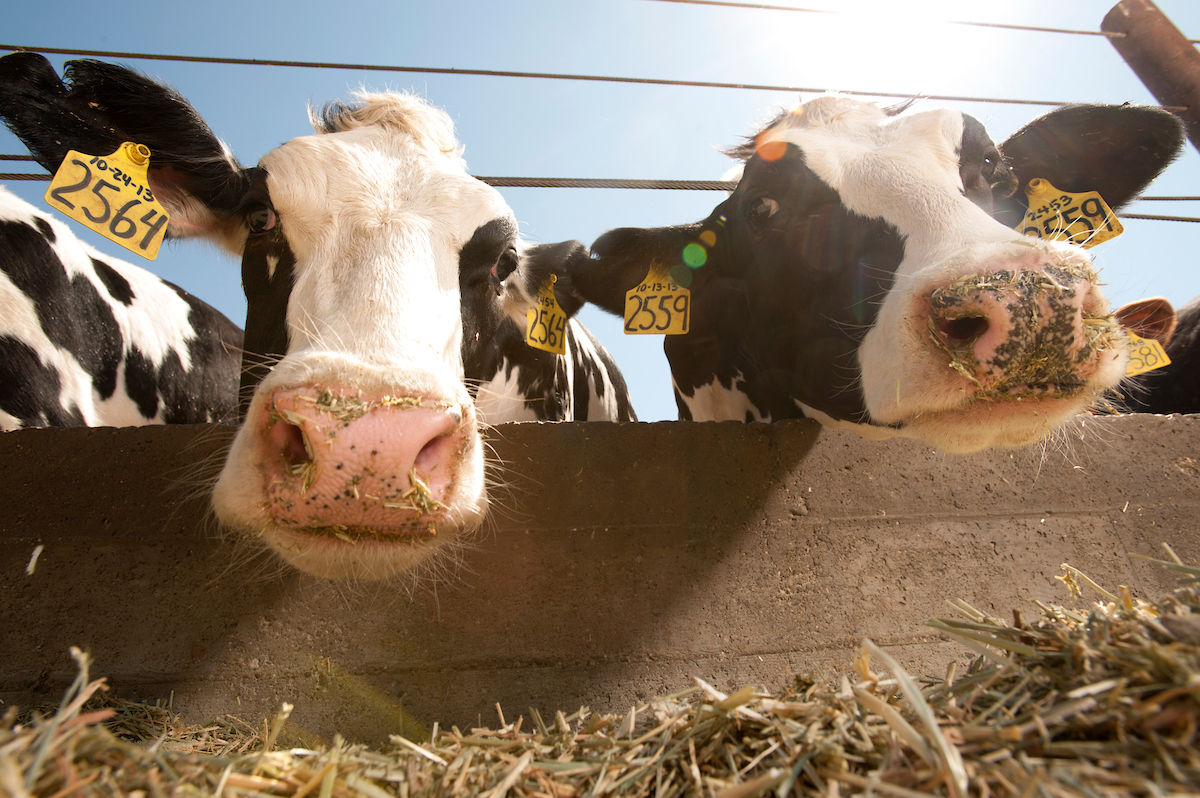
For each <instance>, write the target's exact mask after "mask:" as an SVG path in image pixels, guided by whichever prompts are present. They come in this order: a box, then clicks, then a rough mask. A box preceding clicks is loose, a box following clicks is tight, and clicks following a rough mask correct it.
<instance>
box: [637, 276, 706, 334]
mask: <svg viewBox="0 0 1200 798" xmlns="http://www.w3.org/2000/svg"><path fill="white" fill-rule="evenodd" d="M691 297H692V292H691V291H689V290H688V289H686V288H684V287H683V286H681V285H678V284H676V282H675V281H674V280H673V279H672V278H671V276H670V274H669V273H668V272H667V269H666V267H665V266H662V265H657V266H651V267H650V271H649V272H648V273H647V274H646V279H644V280H642V282H641V283H639V284H638V286H637V287H636V288H631V289H630V290H629V291H627V292H626V293H625V334H626V335H685V334H686V333H687V331H688V322H689V320H690V319H689V317H690V314H691V310H692V300H691Z"/></svg>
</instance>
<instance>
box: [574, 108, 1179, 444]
mask: <svg viewBox="0 0 1200 798" xmlns="http://www.w3.org/2000/svg"><path fill="white" fill-rule="evenodd" d="M1181 143H1182V132H1181V126H1180V124H1179V122H1178V120H1176V119H1175V118H1174V117H1173V116H1171V115H1170V114H1168V113H1166V112H1164V111H1161V110H1158V109H1151V108H1132V107H1098V106H1079V107H1069V108H1064V109H1061V110H1058V111H1055V112H1052V113H1050V114H1047V115H1046V116H1043V117H1041V118H1040V119H1038V120H1036V121H1035V122H1033V123H1031V124H1030V125H1028V126H1027V127H1026V128H1024V129H1022V130H1021V131H1019V132H1018V133H1017V134H1015V135H1014V136H1013V137H1012V138H1010V139H1009V140H1008V141H1006V142H1004V144H1002V145H1000V147H999V148H997V147H996V146H995V145H994V144H993V143H992V141H991V139H990V138H989V137H988V135H987V133H986V131H985V130H984V128H983V126H982V125H981V124H980V123H979V122H978V121H976V120H975V119H973V118H972V117H970V116H967V115H965V114H962V113H959V112H957V111H951V110H925V111H920V110H911V109H909V108H908V107H907V106H904V107H897V108H890V109H889V108H880V107H878V106H875V105H872V104H869V103H864V102H859V101H856V100H852V99H849V98H847V97H844V96H838V95H828V96H823V97H820V98H817V99H814V100H811V101H809V102H807V103H804V104H803V105H801V106H800V107H798V108H796V109H795V110H794V111H790V112H787V113H784V114H782V115H780V116H779V117H778V118H776V119H775V120H773V121H772V122H771V123H770V124H768V125H767V126H766V127H765V128H764V129H763V130H762V131H761V132H760V133H759V134H758V135H757V136H755V137H754V138H753V139H752V140H751V141H750V142H749V143H748V144H747V145H745V146H744V147H741V148H738V149H737V150H736V151H735V153H734V154H735V155H736V156H737V157H739V158H740V159H741V160H742V161H743V166H742V170H741V174H740V179H739V182H738V185H737V188H736V190H735V191H734V192H733V193H732V194H731V195H730V196H729V197H728V199H726V200H725V201H724V202H722V203H721V204H720V205H718V206H717V208H716V209H715V210H714V211H713V213H712V215H711V216H709V217H708V218H707V219H706V220H704V221H703V222H700V223H699V224H693V225H686V226H681V227H671V228H660V229H651V230H644V229H629V228H626V229H620V230H613V231H610V232H609V233H606V234H605V235H604V236H602V237H601V238H600V239H599V240H597V241H596V242H595V243H594V244H593V246H592V256H593V258H595V260H592V261H588V262H583V263H582V267H581V268H580V269H579V270H578V271H577V273H576V274H575V275H574V278H575V287H576V288H577V289H578V290H579V291H580V292H581V293H582V294H583V295H584V296H585V297H586V298H588V299H589V300H591V301H594V302H596V303H597V304H599V305H600V306H602V307H604V308H606V309H608V310H610V311H612V312H620V310H621V308H622V307H623V300H624V294H625V291H627V290H629V289H630V288H632V287H634V286H635V285H637V284H638V282H639V281H641V280H642V279H643V278H644V277H645V275H646V273H647V271H648V269H649V268H650V266H651V264H652V263H655V262H657V263H658V264H660V265H661V266H664V267H670V268H672V269H673V273H675V274H677V275H678V276H679V277H680V279H681V281H683V282H688V281H690V283H691V285H690V288H691V292H692V308H693V310H692V320H691V329H690V332H689V333H688V334H686V335H680V336H668V338H667V339H666V342H665V349H666V353H667V357H668V359H669V360H670V362H671V370H672V376H673V378H674V383H675V389H676V398H677V401H678V403H679V407H680V413H681V415H682V416H683V417H685V418H695V419H746V420H755V419H760V420H779V419H781V418H788V417H797V416H801V415H804V416H810V417H816V418H818V419H820V420H821V421H822V422H824V423H829V424H836V425H846V424H852V425H854V426H855V427H856V428H857V429H859V430H860V431H862V432H864V434H868V435H871V436H872V437H888V436H892V435H903V436H908V437H915V438H919V439H921V440H924V441H926V442H928V443H931V444H933V445H935V446H938V447H940V448H942V449H945V450H948V451H959V452H963V451H972V450H976V449H980V448H983V447H987V446H995V445H1000V446H1012V445H1020V444H1024V443H1028V442H1030V441H1033V440H1036V439H1038V438H1040V437H1042V436H1043V435H1045V434H1047V433H1048V432H1050V431H1052V430H1054V429H1055V428H1057V427H1058V426H1059V425H1060V424H1062V423H1063V422H1064V421H1065V420H1067V419H1069V418H1071V417H1072V416H1074V415H1075V414H1077V413H1078V412H1079V411H1080V410H1081V409H1083V408H1085V407H1087V406H1088V405H1089V403H1091V402H1092V401H1093V400H1094V399H1095V398H1096V397H1097V396H1098V395H1099V394H1101V393H1102V392H1103V391H1104V390H1106V389H1108V388H1110V387H1112V386H1113V385H1115V384H1116V383H1117V382H1118V381H1119V380H1120V379H1121V377H1122V374H1123V371H1124V365H1125V360H1126V347H1125V345H1124V341H1125V337H1124V335H1123V334H1122V333H1121V332H1120V330H1119V328H1118V327H1117V325H1116V324H1115V323H1114V322H1113V321H1112V317H1111V312H1110V310H1109V306H1108V303H1107V301H1106V300H1105V299H1104V297H1103V295H1102V294H1101V293H1100V290H1099V288H1098V285H1097V281H1096V274H1095V271H1094V270H1093V268H1092V263H1091V258H1090V257H1089V256H1088V255H1087V253H1086V252H1085V251H1084V250H1083V249H1081V248H1079V247H1077V246H1073V245H1070V244H1063V243H1048V242H1043V241H1040V240H1037V239H1029V238H1024V237H1022V236H1021V235H1020V234H1019V233H1017V232H1015V231H1014V230H1013V226H1014V225H1016V224H1017V223H1018V222H1019V221H1020V220H1021V218H1022V215H1023V213H1024V211H1025V191H1024V189H1025V187H1026V186H1027V185H1028V184H1029V182H1030V181H1031V180H1034V179H1037V178H1041V179H1043V180H1048V181H1049V182H1050V183H1051V184H1053V185H1054V186H1055V187H1057V188H1059V189H1062V190H1065V191H1072V192H1082V191H1092V190H1096V191H1099V192H1100V194H1101V195H1102V196H1103V197H1105V199H1106V200H1107V201H1108V203H1109V204H1110V205H1111V206H1113V207H1114V208H1116V207H1119V206H1120V205H1122V204H1124V203H1126V202H1128V201H1129V200H1130V199H1131V198H1132V197H1133V196H1134V195H1135V194H1136V193H1137V192H1138V191H1140V190H1142V189H1143V188H1144V187H1145V186H1146V185H1147V184H1148V183H1149V181H1150V180H1152V179H1153V178H1154V177H1155V176H1156V175H1157V174H1158V173H1159V172H1160V171H1161V170H1162V169H1163V168H1164V167H1165V166H1166V165H1167V164H1168V163H1169V162H1170V161H1171V160H1172V159H1173V158H1174V157H1175V155H1176V154H1177V153H1178V151H1179V148H1180V146H1181ZM685 248H687V249H689V250H690V255H686V256H685V255H684V252H685ZM685 259H686V262H687V267H684V266H683V265H682V264H683V263H684V262H685Z"/></svg>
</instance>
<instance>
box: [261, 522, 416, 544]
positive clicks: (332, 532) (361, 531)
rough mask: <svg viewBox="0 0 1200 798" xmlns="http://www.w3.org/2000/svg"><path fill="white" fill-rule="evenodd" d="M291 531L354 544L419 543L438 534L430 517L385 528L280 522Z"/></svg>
mask: <svg viewBox="0 0 1200 798" xmlns="http://www.w3.org/2000/svg"><path fill="white" fill-rule="evenodd" d="M281 526H286V527H287V529H288V530H289V531H291V532H293V533H297V534H301V535H307V536H309V537H314V538H324V539H327V540H331V541H332V540H340V541H342V542H344V543H349V544H355V543H360V542H364V541H369V542H372V543H419V542H421V541H424V540H428V539H429V538H432V537H436V536H437V534H438V524H437V522H436V521H435V520H433V519H432V518H423V519H416V520H413V521H411V522H408V523H404V524H400V525H398V526H394V527H388V528H386V529H383V528H379V527H372V526H351V525H347V524H330V525H328V526H306V527H296V526H291V525H288V524H281Z"/></svg>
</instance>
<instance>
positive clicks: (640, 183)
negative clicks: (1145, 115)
mask: <svg viewBox="0 0 1200 798" xmlns="http://www.w3.org/2000/svg"><path fill="white" fill-rule="evenodd" d="M0 157H2V156H0ZM476 179H477V180H482V181H483V182H484V183H487V184H488V185H489V186H497V187H508V188H633V189H667V190H675V191H680V190H683V191H732V190H733V189H735V188H737V183H733V182H729V181H725V180H622V179H609V178H593V177H486V176H479V175H477V176H476ZM0 180H43V181H48V180H50V175H38V174H28V173H24V172H22V173H16V174H12V173H9V174H2V173H0ZM1141 199H1144V200H1153V199H1178V200H1191V199H1200V197H1141ZM1117 216H1119V217H1121V218H1122V219H1150V220H1155V221H1163V222H1200V218H1192V217H1190V216H1151V215H1149V214H1143V213H1118V214H1117Z"/></svg>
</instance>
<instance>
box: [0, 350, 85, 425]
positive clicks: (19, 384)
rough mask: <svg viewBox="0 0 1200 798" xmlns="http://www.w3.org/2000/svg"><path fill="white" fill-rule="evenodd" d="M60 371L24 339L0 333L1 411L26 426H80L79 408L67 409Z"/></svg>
mask: <svg viewBox="0 0 1200 798" xmlns="http://www.w3.org/2000/svg"><path fill="white" fill-rule="evenodd" d="M61 395H62V379H61V378H60V377H59V374H58V370H57V369H54V368H52V367H49V366H45V365H43V364H42V361H41V359H40V358H39V357H38V353H37V352H35V351H34V350H33V349H32V348H31V347H30V346H28V345H27V344H26V343H24V342H23V341H18V340H17V339H15V338H11V337H9V336H0V410H3V411H4V412H5V413H8V414H9V415H10V416H13V417H15V418H17V419H19V420H20V422H21V426H23V427H81V426H83V425H84V421H83V416H82V415H81V414H80V412H79V408H77V407H75V406H74V405H72V406H70V407H66V408H64V407H63V406H62V403H61V400H60V397H61Z"/></svg>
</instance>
